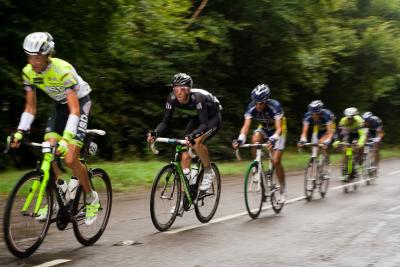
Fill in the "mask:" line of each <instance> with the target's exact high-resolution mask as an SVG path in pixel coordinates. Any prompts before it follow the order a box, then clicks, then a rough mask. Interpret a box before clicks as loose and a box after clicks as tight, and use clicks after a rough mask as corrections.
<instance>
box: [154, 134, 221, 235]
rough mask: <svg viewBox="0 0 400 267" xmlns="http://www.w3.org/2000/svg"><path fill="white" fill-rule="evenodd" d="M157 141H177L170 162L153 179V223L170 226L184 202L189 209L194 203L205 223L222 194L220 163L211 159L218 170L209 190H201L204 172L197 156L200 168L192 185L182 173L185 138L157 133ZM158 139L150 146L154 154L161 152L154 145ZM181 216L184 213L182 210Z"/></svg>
mask: <svg viewBox="0 0 400 267" xmlns="http://www.w3.org/2000/svg"><path fill="white" fill-rule="evenodd" d="M155 142H158V143H168V144H171V145H174V146H175V155H174V159H173V160H172V161H171V163H169V164H167V165H165V166H164V167H163V168H161V170H160V171H159V172H158V174H157V176H156V177H155V179H154V182H153V186H152V189H151V196H150V214H151V220H152V222H153V224H154V226H155V227H156V228H157V229H158V230H159V231H166V230H168V229H169V228H170V227H171V226H172V224H173V223H174V221H175V219H176V217H177V215H178V212H179V211H180V210H181V206H180V205H183V211H189V210H190V209H191V207H192V205H194V210H195V213H196V217H197V218H198V220H199V221H200V222H202V223H207V222H208V221H210V220H211V219H212V217H213V216H214V214H215V212H216V211H217V207H218V203H219V198H220V194H221V176H220V173H219V170H218V167H217V165H216V164H215V163H211V168H212V169H213V171H214V173H215V178H214V180H213V183H212V186H211V188H210V189H209V190H207V191H206V192H203V191H200V190H199V186H200V185H201V182H202V180H203V173H204V167H203V165H202V163H201V161H200V160H198V161H197V162H196V163H195V165H196V167H197V168H198V170H199V172H198V175H197V179H196V183H194V184H193V185H190V182H189V181H188V179H187V178H186V176H185V175H184V174H183V170H182V166H181V163H180V159H181V155H182V152H184V151H186V141H185V140H179V139H173V138H163V137H158V138H156V140H155ZM155 142H154V143H152V144H151V145H150V148H151V150H152V152H153V153H154V154H158V153H159V151H158V150H157V149H156V147H155ZM189 154H191V156H192V158H193V157H195V156H194V155H193V153H192V152H191V148H189ZM180 216H183V213H182V214H180Z"/></svg>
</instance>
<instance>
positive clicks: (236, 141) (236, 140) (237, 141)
mask: <svg viewBox="0 0 400 267" xmlns="http://www.w3.org/2000/svg"><path fill="white" fill-rule="evenodd" d="M241 144H243V141H242V140H239V139H235V140H232V147H233V149H237V148H238V147H239V146H240V145H241Z"/></svg>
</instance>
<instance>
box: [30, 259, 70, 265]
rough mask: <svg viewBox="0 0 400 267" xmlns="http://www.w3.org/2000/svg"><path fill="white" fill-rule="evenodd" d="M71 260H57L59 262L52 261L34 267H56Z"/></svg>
mask: <svg viewBox="0 0 400 267" xmlns="http://www.w3.org/2000/svg"><path fill="white" fill-rule="evenodd" d="M69 261H71V260H67V259H57V260H52V261H48V262H45V263H42V264H39V265H35V266H34V267H51V266H56V265H59V264H62V263H66V262H69Z"/></svg>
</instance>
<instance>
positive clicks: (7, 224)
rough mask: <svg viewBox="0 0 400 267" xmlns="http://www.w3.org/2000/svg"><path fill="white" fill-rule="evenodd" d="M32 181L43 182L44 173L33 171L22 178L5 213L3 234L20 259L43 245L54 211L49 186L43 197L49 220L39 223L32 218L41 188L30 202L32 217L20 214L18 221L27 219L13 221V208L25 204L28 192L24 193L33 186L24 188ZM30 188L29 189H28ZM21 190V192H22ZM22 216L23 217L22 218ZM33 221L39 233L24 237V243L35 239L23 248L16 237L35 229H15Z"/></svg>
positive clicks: (11, 249) (10, 197)
mask: <svg viewBox="0 0 400 267" xmlns="http://www.w3.org/2000/svg"><path fill="white" fill-rule="evenodd" d="M30 180H38V181H41V180H42V173H41V172H40V171H31V172H28V173H26V174H25V175H24V176H22V178H21V179H20V180H19V181H18V182H17V183H16V185H15V186H14V188H13V190H12V191H11V193H10V195H9V197H8V200H7V204H6V207H5V212H4V221H3V223H4V226H3V233H4V240H5V242H6V245H7V248H8V250H9V251H10V252H11V253H12V254H13V255H15V256H17V257H19V258H26V257H29V256H30V255H32V254H33V253H34V252H35V251H36V250H37V249H38V248H39V246H40V245H41V244H42V242H43V240H44V238H45V237H46V234H47V231H48V229H49V226H50V219H51V214H52V211H53V195H52V193H51V189H50V187H49V186H47V188H46V192H45V195H44V196H43V200H42V204H44V202H47V205H48V212H47V218H46V219H45V220H44V221H43V222H39V221H38V220H36V218H35V217H34V216H32V214H33V209H34V206H35V204H36V197H37V193H38V192H39V188H37V190H36V196H33V199H32V201H31V202H30V203H31V204H30V209H29V210H30V211H32V212H31V215H28V214H29V212H27V214H25V215H23V214H20V216H18V217H17V219H21V218H23V219H25V220H22V222H21V220H19V221H18V220H16V221H14V220H13V219H12V217H13V207H14V206H15V205H16V204H18V206H20V205H19V204H21V201H22V202H25V200H26V196H27V192H24V190H28V191H29V190H30V189H31V188H32V186H27V187H26V188H25V187H24V185H27V183H28V182H29V181H30ZM28 188H29V189H28ZM20 190H21V192H20ZM19 192H20V193H21V194H22V196H21V197H19V194H18V193H19ZM19 198H21V200H19ZM18 211H19V213H20V211H21V209H20V208H19V209H18ZM21 215H22V216H21ZM29 218H30V219H31V220H32V224H33V226H35V225H37V226H39V227H38V228H39V231H38V232H39V233H38V234H35V235H34V236H32V237H27V236H26V235H23V237H22V239H21V240H22V242H24V241H29V240H32V239H33V242H32V244H30V245H25V246H22V245H21V244H19V243H20V242H19V241H17V240H16V236H18V234H19V233H25V234H27V231H28V230H32V229H33V227H32V226H30V227H25V228H26V231H17V230H16V231H15V233H14V230H13V228H15V227H17V226H20V225H21V224H23V223H24V222H26V223H28V219H29Z"/></svg>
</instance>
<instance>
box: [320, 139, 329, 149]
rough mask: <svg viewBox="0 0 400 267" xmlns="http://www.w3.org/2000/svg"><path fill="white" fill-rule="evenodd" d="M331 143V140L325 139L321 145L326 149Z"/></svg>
mask: <svg viewBox="0 0 400 267" xmlns="http://www.w3.org/2000/svg"><path fill="white" fill-rule="evenodd" d="M330 144H331V140H325V141H324V142H322V145H324V147H323V148H324V149H327V148H328V147H329V145H330Z"/></svg>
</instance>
